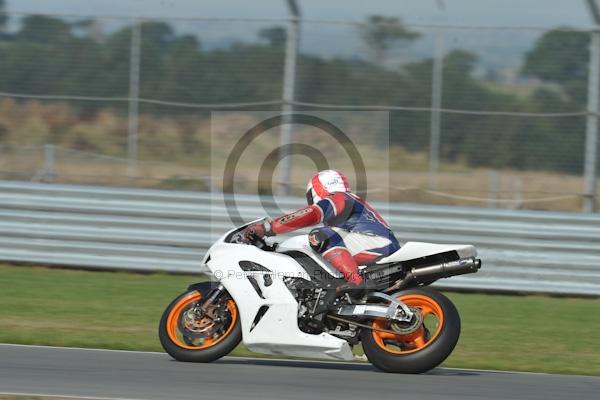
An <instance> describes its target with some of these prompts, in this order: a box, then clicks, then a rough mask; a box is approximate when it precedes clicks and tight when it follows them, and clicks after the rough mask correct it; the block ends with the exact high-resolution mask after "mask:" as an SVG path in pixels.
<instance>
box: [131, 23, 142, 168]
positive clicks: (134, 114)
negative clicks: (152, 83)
mask: <svg viewBox="0 0 600 400" xmlns="http://www.w3.org/2000/svg"><path fill="white" fill-rule="evenodd" d="M141 46H142V21H141V20H136V21H135V22H134V24H133V25H132V27H131V48H130V53H129V120H128V130H127V176H128V177H129V178H133V177H135V176H136V175H137V158H138V125H139V97H140V55H141Z"/></svg>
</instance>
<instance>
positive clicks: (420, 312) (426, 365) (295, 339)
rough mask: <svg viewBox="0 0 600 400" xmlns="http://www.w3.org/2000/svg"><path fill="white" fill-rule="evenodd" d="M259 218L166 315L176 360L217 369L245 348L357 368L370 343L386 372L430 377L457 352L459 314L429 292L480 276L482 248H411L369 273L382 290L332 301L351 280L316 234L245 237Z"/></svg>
mask: <svg viewBox="0 0 600 400" xmlns="http://www.w3.org/2000/svg"><path fill="white" fill-rule="evenodd" d="M258 221H260V220H257V221H253V222H250V223H248V224H246V225H243V226H240V227H237V228H235V229H233V230H231V231H229V232H227V233H226V234H225V235H223V236H222V237H221V238H220V239H219V240H217V242H216V243H214V244H213V245H212V246H211V247H210V249H209V250H208V252H207V253H206V255H205V257H204V259H203V265H204V268H205V271H206V273H207V274H208V275H209V276H210V277H211V281H205V282H199V283H195V284H192V285H190V286H189V287H188V289H187V291H186V292H185V293H183V294H181V295H180V296H178V297H177V298H176V299H175V300H173V301H172V302H171V304H169V306H168V307H167V308H166V310H165V311H164V313H163V315H162V318H161V320H160V324H159V338H160V342H161V344H162V346H163V348H164V349H165V351H166V352H167V353H168V354H169V355H171V356H172V357H173V358H174V359H176V360H179V361H188V362H211V361H214V360H217V359H219V358H221V357H223V356H225V355H227V354H228V353H230V352H231V351H232V350H233V349H234V348H235V347H236V346H237V345H238V344H239V343H240V342H241V341H243V343H244V345H245V346H246V347H247V348H248V349H249V350H251V351H253V352H258V353H266V354H276V355H286V356H296V357H312V358H326V359H333V360H346V361H348V360H354V359H355V355H354V353H353V348H354V347H355V346H357V345H358V344H361V345H362V349H363V351H364V354H365V356H366V357H367V359H368V360H369V361H370V362H371V363H372V364H373V365H374V366H375V367H377V368H378V369H380V370H383V371H386V372H396V373H423V372H426V371H428V370H430V369H432V368H434V367H436V366H438V365H439V364H441V363H442V362H443V361H444V360H445V359H446V358H447V357H448V356H449V355H450V353H451V352H452V351H453V350H454V347H455V346H456V344H457V342H458V338H459V335H460V317H459V314H458V311H457V310H456V307H455V306H454V305H453V303H452V302H451V301H450V300H449V299H448V298H447V297H446V296H444V295H443V294H441V293H439V292H438V291H436V290H434V289H432V288H429V287H428V285H430V284H431V283H433V282H435V281H436V280H438V279H440V278H448V277H451V276H455V275H462V274H469V273H475V272H477V271H478V270H479V268H480V267H481V260H479V259H477V251H476V249H475V247H473V246H470V245H439V244H431V243H420V242H407V243H405V244H404V245H403V246H401V248H400V250H398V251H397V252H395V253H393V254H391V255H389V256H387V257H385V258H382V259H380V260H378V261H376V262H375V263H373V264H371V265H364V266H360V268H359V269H360V274H362V275H363V278H364V279H365V280H366V281H367V282H368V283H369V285H368V286H369V287H373V289H372V290H369V291H367V293H365V294H364V295H363V296H362V298H361V299H360V300H355V299H352V298H351V297H350V296H348V295H347V294H343V295H340V296H339V297H337V298H335V299H334V300H333V301H331V295H329V297H328V293H332V292H331V291H335V288H336V287H337V286H338V285H339V284H340V283H343V282H344V281H343V277H342V276H341V274H340V273H339V272H338V271H337V270H335V269H334V268H333V267H332V266H331V265H329V264H328V263H327V262H325V261H324V260H323V259H322V258H321V257H320V256H319V255H318V254H316V253H315V252H314V251H313V249H312V248H311V247H310V245H309V242H308V238H307V235H299V236H294V237H292V238H289V239H287V240H284V241H283V242H281V243H274V242H273V243H267V242H266V241H265V240H264V239H261V238H257V237H252V238H251V239H250V240H245V239H244V236H243V231H244V229H245V228H246V227H247V226H249V225H251V224H253V223H255V222H258ZM269 240H272V239H271V238H269ZM334 293H335V292H334ZM333 296H334V297H335V296H336V295H335V294H334V295H333ZM326 298H327V299H328V300H327V299H326Z"/></svg>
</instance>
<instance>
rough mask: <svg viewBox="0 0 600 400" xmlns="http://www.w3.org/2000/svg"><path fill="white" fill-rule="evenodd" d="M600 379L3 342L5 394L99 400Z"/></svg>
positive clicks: (528, 394)
mask: <svg viewBox="0 0 600 400" xmlns="http://www.w3.org/2000/svg"><path fill="white" fill-rule="evenodd" d="M598 393H600V378H597V377H586V376H567V375H549V374H533V373H517V372H501V371H480V370H459V369H446V368H438V369H435V370H433V371H431V372H429V373H427V374H424V375H398V374H386V373H383V372H379V371H377V370H375V369H374V368H373V367H372V366H371V365H369V364H355V363H331V362H315V361H289V360H266V359H251V358H235V357H226V358H224V359H222V360H219V361H217V362H215V363H212V364H190V363H182V362H177V361H173V360H172V359H171V358H170V357H169V356H168V355H166V354H162V353H148V352H128V351H111V350H94V349H69V348H59V347H39V346H19V345H3V344H0V394H29V395H47V396H52V395H54V396H63V397H65V396H66V397H69V396H73V397H79V398H95V399H211V400H221V399H244V400H250V399H273V400H287V399H328V400H329V399H331V400H335V399H345V400H354V399H368V400H375V399H394V400H400V399H411V400H434V399H435V400H437V399H440V400H441V399H444V400H448V399H461V400H463V399H466V400H469V399H494V400H500V399H502V400H506V399H543V400H549V399H594V398H598V397H597V396H598Z"/></svg>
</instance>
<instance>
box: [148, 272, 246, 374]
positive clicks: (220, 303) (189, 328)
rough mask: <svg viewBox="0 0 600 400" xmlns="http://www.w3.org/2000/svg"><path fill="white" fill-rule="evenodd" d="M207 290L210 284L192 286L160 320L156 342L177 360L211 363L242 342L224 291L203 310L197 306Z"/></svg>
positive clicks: (236, 316)
mask: <svg viewBox="0 0 600 400" xmlns="http://www.w3.org/2000/svg"><path fill="white" fill-rule="evenodd" d="M211 289H212V287H211V284H210V282H203V283H200V284H198V285H196V286H195V290H191V291H188V292H185V293H183V294H182V295H180V296H179V297H177V298H176V299H175V300H173V301H172V302H171V304H169V306H168V307H167V309H166V310H165V312H164V313H163V315H162V318H161V319H160V324H159V327H158V337H159V339H160V343H161V344H162V346H163V348H164V349H165V351H166V352H167V353H168V354H169V355H170V356H171V357H173V358H174V359H176V360H178V361H188V362H203V363H206V362H211V361H214V360H217V359H219V358H221V357H223V356H225V355H227V354H229V353H230V352H231V351H232V350H233V349H234V348H235V347H236V346H237V345H238V344H239V343H240V341H241V340H242V327H241V324H240V317H239V312H238V309H237V306H236V304H235V301H233V299H232V298H231V297H230V296H229V294H228V293H227V292H223V293H222V294H221V295H220V296H219V297H218V298H217V299H216V300H215V301H214V302H213V303H212V305H211V306H210V307H208V308H207V309H204V308H202V307H200V305H201V303H202V302H201V300H202V299H204V298H206V297H207V296H208V294H209V293H210V291H211Z"/></svg>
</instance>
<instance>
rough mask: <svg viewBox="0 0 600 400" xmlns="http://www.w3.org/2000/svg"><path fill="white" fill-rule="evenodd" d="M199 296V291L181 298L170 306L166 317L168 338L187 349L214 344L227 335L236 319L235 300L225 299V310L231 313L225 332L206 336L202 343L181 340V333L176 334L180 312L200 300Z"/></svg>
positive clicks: (199, 348) (197, 348)
mask: <svg viewBox="0 0 600 400" xmlns="http://www.w3.org/2000/svg"><path fill="white" fill-rule="evenodd" d="M201 297H202V295H201V294H200V293H198V292H193V293H190V294H188V295H187V296H185V297H183V298H181V299H180V300H179V301H178V302H177V303H176V304H175V305H174V306H173V308H171V312H170V313H169V316H168V317H167V335H168V336H169V339H171V341H172V342H173V343H175V344H176V345H177V346H179V347H181V348H184V349H187V350H202V349H207V348H209V347H212V346H214V345H216V344H217V343H219V342H221V341H222V340H223V339H225V338H226V337H227V336H229V334H230V333H231V331H232V330H233V327H234V326H235V323H236V321H237V307H236V305H235V302H234V301H233V300H227V310H228V311H229V313H230V315H231V321H230V322H229V325H228V326H227V329H226V330H225V332H223V333H221V334H218V335H212V336H206V337H204V338H203V341H202V343H199V344H198V345H190V344H188V343H186V342H185V341H183V335H180V334H178V333H181V332H180V330H179V321H180V319H181V318H182V312H183V311H186V310H187V308H188V307H189V306H191V305H192V304H193V303H195V302H197V301H198V300H200V298H201Z"/></svg>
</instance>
